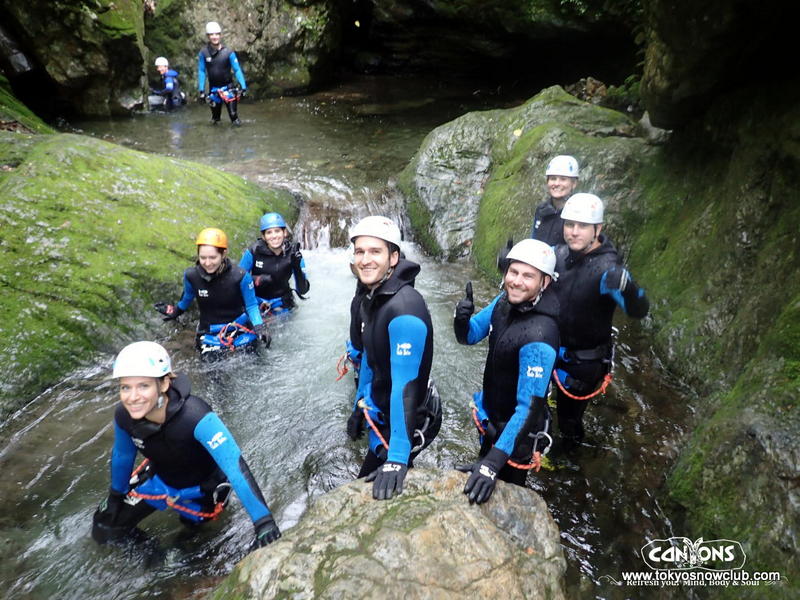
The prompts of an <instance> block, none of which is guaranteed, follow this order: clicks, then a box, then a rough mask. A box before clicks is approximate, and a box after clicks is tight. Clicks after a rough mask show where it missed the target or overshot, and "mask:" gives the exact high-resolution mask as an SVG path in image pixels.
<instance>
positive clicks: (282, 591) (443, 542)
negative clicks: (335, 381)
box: [212, 469, 566, 600]
mask: <svg viewBox="0 0 800 600" xmlns="http://www.w3.org/2000/svg"><path fill="white" fill-rule="evenodd" d="M465 481H466V476H465V475H464V474H462V473H459V472H457V471H447V472H442V471H438V470H428V469H413V470H411V471H410V472H409V474H408V477H407V479H406V487H405V490H404V492H403V494H402V495H400V496H398V497H396V498H393V499H391V500H389V501H382V502H378V501H375V500H373V498H372V485H371V484H365V483H364V481H363V480H361V481H354V482H352V483H348V484H346V485H343V486H341V487H339V488H337V489H335V490H333V491H332V492H329V493H327V494H325V495H323V496H320V497H319V498H317V499H316V500H315V501H314V503H313V504H312V505H311V506H310V508H309V509H308V511H307V512H306V513H305V514H304V515H303V517H302V519H301V520H300V522H299V523H298V524H297V525H296V526H295V527H293V528H292V529H290V530H288V531H286V532H285V534H284V536H283V537H282V538H281V539H280V540H279V541H278V542H276V543H273V544H271V545H270V546H268V547H266V548H263V549H261V550H259V551H257V552H254V553H252V554H250V555H249V556H247V557H246V558H245V559H244V560H242V561H241V562H240V563H239V564H238V565H237V566H236V568H235V569H234V571H233V572H232V573H231V575H229V576H228V577H227V579H226V580H225V581H224V582H223V583H222V584H221V585H220V586H219V587H218V588H217V590H216V591H215V592H214V594H213V595H212V597H213V598H219V599H222V598H259V599H267V598H284V597H285V598H289V597H291V598H294V599H296V600H301V599H303V598H307V599H311V598H347V599H356V598H365V599H366V598H387V599H391V598H397V599H398V600H399V599H403V600H408V599H413V598H441V599H446V598H453V599H454V600H455V599H459V600H460V599H462V598H490V597H493V596H496V595H497V594H498V593H500V592H501V591H502V592H501V595H502V597H503V598H504V599H505V598H507V599H509V600H512V599H515V598H519V599H526V600H531V599H534V598H542V599H544V598H548V599H551V600H556V599H558V598H564V597H565V596H564V589H563V577H564V572H565V570H566V562H565V560H564V556H563V553H562V550H561V546H560V542H559V532H558V528H557V526H556V524H555V522H554V521H553V519H552V517H551V516H550V513H549V512H548V509H547V505H546V504H545V502H544V500H542V498H541V497H540V496H539V495H538V494H537V493H536V492H534V491H532V490H530V489H527V488H522V487H519V486H515V485H510V484H506V483H503V482H500V483H499V484H498V486H497V489H496V490H495V492H494V495H493V496H492V498H491V499H490V501H489V502H488V503H486V504H484V505H481V506H477V505H470V504H469V503H468V502H467V498H466V496H464V494H463V493H462V489H463V487H464V483H465Z"/></svg>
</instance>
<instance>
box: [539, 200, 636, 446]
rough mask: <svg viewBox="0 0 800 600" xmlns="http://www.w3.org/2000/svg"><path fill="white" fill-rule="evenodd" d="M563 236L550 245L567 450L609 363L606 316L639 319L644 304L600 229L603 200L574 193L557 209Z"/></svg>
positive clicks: (599, 390)
mask: <svg viewBox="0 0 800 600" xmlns="http://www.w3.org/2000/svg"><path fill="white" fill-rule="evenodd" d="M561 219H562V221H563V231H564V240H565V242H566V243H563V244H560V245H558V246H557V247H556V249H555V252H556V269H557V270H558V273H559V279H558V281H557V282H556V284H555V285H554V286H553V287H554V288H555V291H556V294H558V300H559V304H560V305H561V313H560V317H559V321H558V324H559V329H560V332H561V348H559V352H558V360H557V361H556V370H555V373H554V375H555V379H556V384H557V386H558V391H557V402H558V410H557V412H558V428H559V431H560V433H561V437H562V441H563V444H564V448H565V449H567V450H569V449H571V448H574V447H575V446H576V445H577V444H579V443H580V442H581V441H582V440H583V437H584V429H583V413H584V412H585V411H586V407H587V405H588V400H590V399H591V398H592V397H594V396H596V395H597V394H598V393H602V391H604V389H605V386H604V385H603V381H604V379H605V380H608V377H609V376H610V375H609V374H610V370H611V367H612V364H611V363H612V352H613V340H612V336H611V334H612V327H611V324H612V319H613V316H614V310H615V309H616V307H617V306H619V307H620V308H622V310H623V311H624V312H625V314H627V315H628V316H630V317H634V318H636V319H641V318H644V317H645V316H646V315H647V312H648V310H649V307H650V303H649V301H648V299H647V296H646V295H645V293H644V290H643V289H642V288H640V287H639V286H638V285H636V283H635V282H634V281H633V278H632V277H631V275H630V273H629V272H628V271H627V269H625V267H624V266H623V264H622V262H621V261H620V258H619V256H618V255H617V251H616V249H615V248H614V246H613V245H612V244H611V241H610V240H609V239H608V238H607V237H606V236H605V235H603V234H602V233H601V231H602V229H603V202H602V200H600V198H598V197H597V196H595V195H594V194H583V193H580V194H575V195H573V196H572V197H571V198H570V199H569V200H567V202H566V204H565V205H564V208H563V210H562V211H561Z"/></svg>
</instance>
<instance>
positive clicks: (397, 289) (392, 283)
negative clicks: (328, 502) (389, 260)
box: [353, 258, 441, 477]
mask: <svg viewBox="0 0 800 600" xmlns="http://www.w3.org/2000/svg"><path fill="white" fill-rule="evenodd" d="M419 271H420V266H419V265H418V264H416V263H413V262H411V261H408V260H405V259H402V258H401V259H399V261H398V263H397V266H396V267H395V268H394V271H393V272H392V274H391V276H390V277H389V279H387V280H386V281H385V282H384V283H383V284H381V285H380V286H378V287H377V288H376V289H374V290H371V291H367V292H366V293H364V294H363V296H362V297H361V303H360V306H359V310H358V314H357V317H356V320H355V322H356V323H361V340H362V344H363V347H362V348H363V353H362V357H361V371H360V377H359V383H358V391H357V392H356V403H355V405H354V407H353V408H354V410H356V406H357V404H358V400H359V399H362V398H363V399H364V401H365V402H366V404H367V407H368V408H369V411H370V416H371V418H372V419H373V421H374V422H375V423H376V425H377V426H378V428H379V429H380V431H381V435H383V437H384V439H386V440H387V442H388V444H389V448H388V452H387V451H386V449H385V448H383V446H382V444H381V442H380V439H379V438H378V436H377V435H375V433H374V432H373V431H372V430H370V432H369V447H370V450H369V452H368V453H367V456H366V458H365V459H364V463H363V465H362V466H361V471H360V473H359V475H358V476H359V477H364V476H366V475H368V474H369V473H371V472H372V471H374V470H375V469H377V468H378V467H379V466H380V465H381V464H383V463H384V462H385V461H387V460H388V461H390V462H397V463H402V464H404V465H408V466H409V467H412V466H413V459H414V457H415V456H416V455H417V454H418V453H419V452H421V451H422V449H423V448H424V447H425V446H427V445H428V444H430V442H431V441H432V440H433V438H434V437H435V435H436V433H437V432H438V428H439V426H440V425H441V412H439V414H438V416H436V415H432V412H433V413H435V412H436V409H432V408H431V407H430V406H428V404H429V402H430V399H431V394H429V393H428V379H429V377H430V372H431V361H432V359H433V325H432V324H431V317H430V313H429V312H428V307H427V305H426V304H425V300H424V299H423V298H422V295H421V294H420V293H419V292H418V291H417V290H415V289H414V287H413V283H414V278H415V277H416V276H417V274H418V273H419ZM436 401H437V402H438V396H437V399H436ZM439 410H440V409H439ZM437 418H438V421H436V419H437ZM430 419H434V420H433V421H431V422H428V421H429V420H430ZM426 422H428V428H427V430H426V431H425V432H424V436H423V437H422V438H420V436H419V434H418V433H417V430H420V431H423V430H425V428H426ZM423 440H424V441H423Z"/></svg>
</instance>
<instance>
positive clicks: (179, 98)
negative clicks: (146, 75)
mask: <svg viewBox="0 0 800 600" xmlns="http://www.w3.org/2000/svg"><path fill="white" fill-rule="evenodd" d="M153 93H154V94H158V95H159V96H163V98H164V108H165V109H166V110H172V109H173V108H177V107H178V106H181V105H182V104H183V103H184V99H183V95H182V94H181V84H180V81H179V80H178V72H177V71H175V70H173V69H169V70H168V71H167V72H166V73H164V74H163V75H162V76H161V89H160V90H153Z"/></svg>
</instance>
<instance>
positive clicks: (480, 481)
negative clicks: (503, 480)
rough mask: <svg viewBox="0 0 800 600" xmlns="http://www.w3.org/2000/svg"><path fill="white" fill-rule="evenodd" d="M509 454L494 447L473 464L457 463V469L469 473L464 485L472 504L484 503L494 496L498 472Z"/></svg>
mask: <svg viewBox="0 0 800 600" xmlns="http://www.w3.org/2000/svg"><path fill="white" fill-rule="evenodd" d="M507 460H508V454H506V453H505V452H503V451H502V450H499V449H498V448H497V447H492V449H491V450H489V452H488V454H486V456H484V457H483V458H482V459H481V460H479V461H477V462H474V463H472V464H471V465H457V466H456V470H458V471H462V472H463V473H469V474H470V476H469V479H467V484H466V485H465V486H464V493H465V494H467V497H468V498H469V503H470V504H474V503H477V504H483V503H484V502H486V501H487V500H488V499H489V498H491V496H492V492H494V488H495V485H496V484H497V474H498V473H499V472H500V469H502V468H503V466H504V465H505V464H506V461H507Z"/></svg>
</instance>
